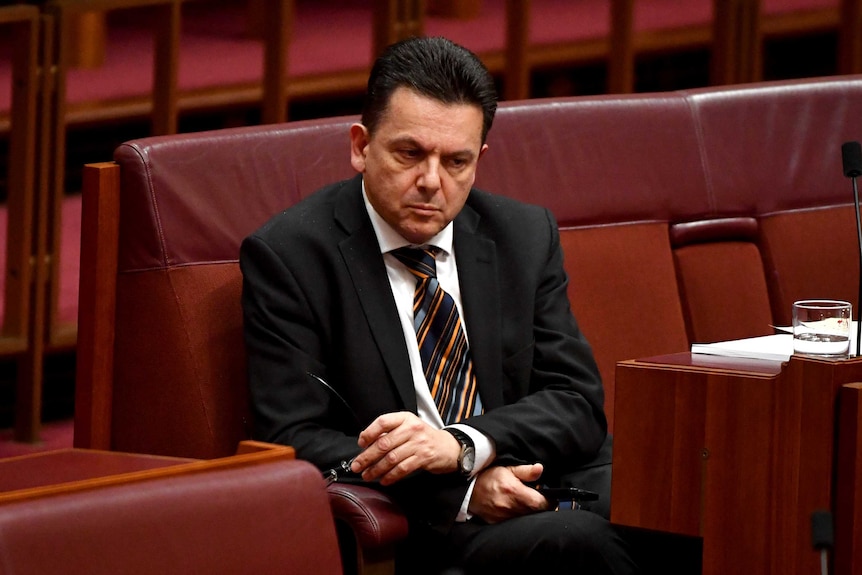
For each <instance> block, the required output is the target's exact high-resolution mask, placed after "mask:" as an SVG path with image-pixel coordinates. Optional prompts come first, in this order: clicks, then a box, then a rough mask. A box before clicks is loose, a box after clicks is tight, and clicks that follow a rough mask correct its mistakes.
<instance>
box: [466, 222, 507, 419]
mask: <svg viewBox="0 0 862 575" xmlns="http://www.w3.org/2000/svg"><path fill="white" fill-rule="evenodd" d="M478 224H479V215H478V214H477V213H476V212H475V211H473V209H472V208H470V207H469V206H465V207H464V209H463V210H462V211H461V213H460V214H459V215H458V217H456V218H455V228H454V246H455V255H456V257H457V261H458V278H459V283H460V284H461V299H462V303H463V307H464V316H465V317H464V320H465V322H466V324H467V337H468V339H469V341H470V353H471V355H472V357H473V368H474V369H475V371H476V379H477V381H478V384H479V393H480V395H481V397H482V404H483V405H484V406H485V409H486V411H487V410H488V409H493V408H495V407H499V406H501V405H503V393H502V386H501V385H499V383H500V382H502V381H503V367H502V366H503V357H502V344H501V335H500V334H501V330H502V326H501V325H500V318H501V312H500V280H499V277H498V269H497V250H496V245H495V244H494V242H493V241H492V240H490V239H488V238H486V237H485V236H483V235H481V234H479V233H478V232H477V227H478Z"/></svg>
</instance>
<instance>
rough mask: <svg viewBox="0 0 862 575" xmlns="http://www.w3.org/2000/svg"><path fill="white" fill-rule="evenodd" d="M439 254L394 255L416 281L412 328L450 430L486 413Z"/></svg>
mask: <svg viewBox="0 0 862 575" xmlns="http://www.w3.org/2000/svg"><path fill="white" fill-rule="evenodd" d="M437 252H438V249H437V248H428V249H419V248H409V247H404V248H399V249H397V250H394V251H392V252H391V253H392V255H393V256H395V258H396V259H398V261H400V262H401V263H403V264H404V265H405V266H407V269H408V270H409V271H410V273H412V274H413V275H414V276H416V291H415V292H414V294H413V325H414V327H415V328H416V340H417V342H418V343H419V355H420V356H421V357H422V369H423V371H424V372H425V379H426V380H427V381H428V387H429V388H430V389H431V396H432V397H433V398H434V403H436V404H437V410H438V411H439V412H440V416H441V417H442V418H443V423H444V424H446V425H449V424H451V423H455V422H458V421H461V420H462V419H465V418H467V417H470V416H471V415H479V414H480V413H482V401H481V400H480V398H479V394H478V391H477V387H476V376H475V374H474V373H473V362H472V360H471V359H470V348H469V347H468V345H467V338H466V336H465V334H464V329H463V328H462V327H461V316H460V315H459V314H458V307H457V306H456V305H455V300H453V299H452V296H450V295H449V294H447V293H446V292H445V291H443V288H441V287H440V284H439V283H438V282H437V260H436V259H435V257H436V255H437Z"/></svg>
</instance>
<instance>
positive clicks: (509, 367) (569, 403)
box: [466, 209, 607, 474]
mask: <svg viewBox="0 0 862 575" xmlns="http://www.w3.org/2000/svg"><path fill="white" fill-rule="evenodd" d="M536 212H539V213H540V215H539V216H538V217H531V218H527V220H528V221H529V222H532V223H533V224H535V225H532V226H527V225H524V226H522V227H523V228H524V229H527V230H529V232H528V233H529V235H530V241H526V240H524V239H523V238H521V239H520V240H519V242H518V243H519V245H524V246H527V245H529V246H531V247H530V248H529V251H525V250H528V248H518V247H513V248H512V253H515V254H517V257H515V258H511V259H512V260H513V261H514V262H516V263H515V264H514V265H515V266H516V267H515V268H513V269H507V268H506V266H507V265H508V264H507V263H506V262H502V263H501V266H502V269H503V273H504V274H505V273H510V274H519V279H518V282H519V283H518V285H519V289H518V299H517V301H510V302H508V303H505V302H504V305H503V309H502V310H501V311H502V314H503V330H504V332H506V331H508V332H517V333H508V334H504V340H505V339H517V338H519V337H523V336H522V333H523V332H528V333H529V337H528V338H525V340H524V342H522V343H523V344H519V345H518V346H517V347H516V349H513V350H511V351H510V352H509V353H508V355H507V356H506V357H504V358H503V381H502V382H500V385H501V386H502V387H503V389H504V394H505V395H506V397H507V401H506V405H503V406H502V407H499V408H497V409H494V410H490V411H489V412H488V413H486V414H485V415H482V416H479V417H475V418H471V419H470V420H469V421H467V422H466V423H468V424H470V425H472V426H474V427H476V428H477V429H479V430H480V431H482V432H483V433H485V434H486V435H488V436H489V437H491V438H492V439H493V440H494V443H495V446H496V450H497V458H498V461H497V462H498V463H506V464H511V463H534V462H540V463H542V464H543V465H544V466H545V468H546V471H547V472H549V473H551V474H555V473H565V472H568V471H571V470H573V469H575V468H577V467H578V466H580V465H582V464H584V463H586V462H588V461H590V460H591V459H592V458H593V457H594V456H595V455H596V453H597V452H598V450H599V448H600V447H601V445H602V442H603V441H604V439H605V436H606V434H607V420H606V418H605V415H604V409H603V402H604V394H603V389H602V382H601V378H600V376H599V372H598V367H597V365H596V363H595V359H594V358H593V354H592V350H591V348H590V346H589V344H588V342H587V341H586V339H585V338H584V336H583V334H582V333H581V331H580V329H579V328H578V325H577V322H576V320H575V318H574V316H573V314H572V311H571V308H570V305H569V300H568V294H567V288H568V277H567V275H566V272H565V269H564V267H563V251H562V247H561V245H560V236H559V231H558V229H557V225H556V221H555V220H554V218H553V216H552V215H551V213H550V212H549V211H547V210H544V209H542V210H535V211H533V215H535V214H536ZM519 249H520V250H521V251H518V250H519ZM507 253H508V252H507ZM527 296H529V297H527ZM519 309H520V311H518V310H519ZM517 314H521V316H523V317H521V318H520V319H519V318H517V317H515V318H512V317H510V316H514V315H517ZM507 326H509V327H507Z"/></svg>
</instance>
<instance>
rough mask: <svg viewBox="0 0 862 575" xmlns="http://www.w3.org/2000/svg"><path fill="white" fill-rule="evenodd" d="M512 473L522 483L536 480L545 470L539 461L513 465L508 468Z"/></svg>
mask: <svg viewBox="0 0 862 575" xmlns="http://www.w3.org/2000/svg"><path fill="white" fill-rule="evenodd" d="M510 469H511V470H512V474H513V475H514V476H515V477H517V478H518V479H520V480H521V481H522V482H524V483H530V482H532V481H536V480H538V479H539V477H541V476H542V472H543V471H544V470H545V468H544V466H543V465H542V464H541V463H533V464H531V465H515V466H512V467H511V468H510Z"/></svg>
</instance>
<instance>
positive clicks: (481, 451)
mask: <svg viewBox="0 0 862 575" xmlns="http://www.w3.org/2000/svg"><path fill="white" fill-rule="evenodd" d="M446 427H455V428H458V429H460V430H461V431H463V432H464V433H466V434H467V435H469V436H470V439H472V440H473V448H474V449H475V450H476V462H475V464H474V467H473V473H472V474H471V475H470V485H469V486H467V493H466V494H465V495H464V500H463V501H462V502H461V510H460V511H458V515H457V516H456V517H455V521H456V522H458V523H464V522H466V521H470V519H472V518H473V515H472V514H471V513H470V511H469V509H470V499H471V498H472V497H473V488H474V487H475V486H476V476H477V475H478V474H479V472H480V471H482V470H483V469H484V468H486V467H487V466H488V464H489V463H491V462H492V461H493V460H494V457H496V456H497V449H496V447H495V446H494V442H493V441H491V438H490V437H488V436H487V435H485V434H484V433H482V432H481V431H479V430H478V429H476V428H474V427H470V426H469V425H464V424H463V423H456V424H454V425H447V426H446Z"/></svg>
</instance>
